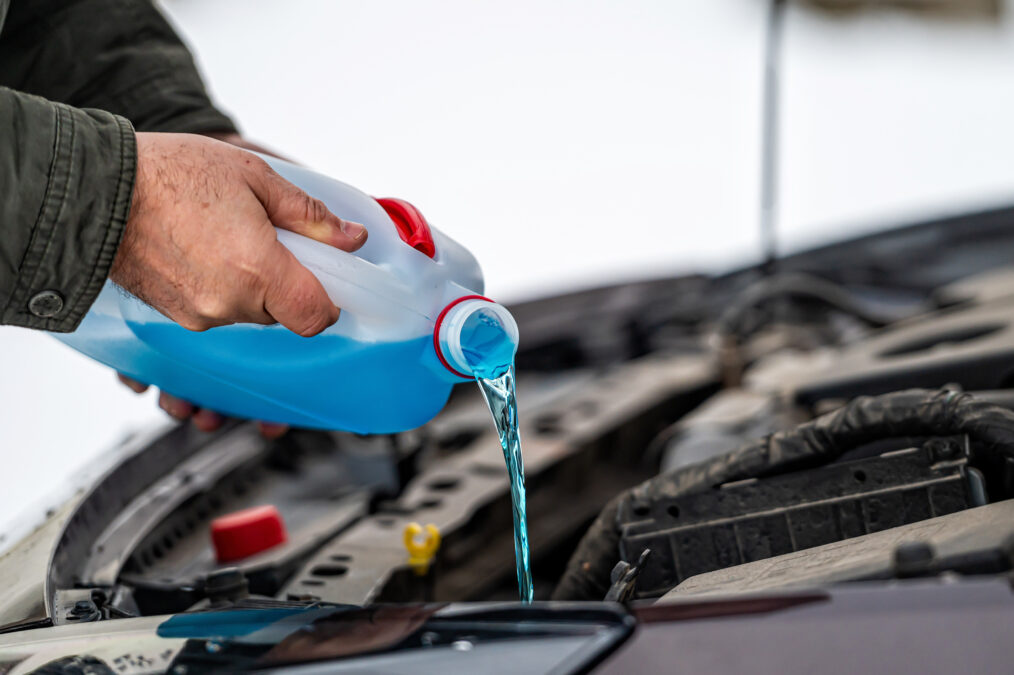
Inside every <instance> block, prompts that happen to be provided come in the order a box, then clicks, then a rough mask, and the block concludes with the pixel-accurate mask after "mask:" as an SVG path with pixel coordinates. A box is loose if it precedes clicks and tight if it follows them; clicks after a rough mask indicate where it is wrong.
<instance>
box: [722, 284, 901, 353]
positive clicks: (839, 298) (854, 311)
mask: <svg viewBox="0 0 1014 675" xmlns="http://www.w3.org/2000/svg"><path fill="white" fill-rule="evenodd" d="M784 297H797V298H802V299H806V300H811V301H817V302H821V303H823V304H825V305H828V306H830V307H833V308H835V309H837V310H838V311H840V312H844V313H845V314H850V315H852V316H854V317H856V318H857V319H859V320H860V321H863V322H865V323H866V324H868V325H870V326H873V327H881V326H885V325H887V324H888V323H891V322H892V321H896V320H897V319H898V318H899V317H897V316H881V315H879V314H877V313H876V312H875V311H874V310H873V309H872V308H870V307H867V306H866V305H864V304H863V303H862V302H860V301H859V300H858V299H856V297H855V296H854V295H852V294H851V293H849V292H848V291H847V290H846V289H844V288H842V287H841V286H838V285H837V284H834V283H832V282H830V281H827V280H826V279H821V278H820V277H816V276H813V275H811V274H799V273H795V274H780V275H778V276H774V277H769V278H765V279H762V280H760V281H758V282H756V283H754V284H753V285H751V286H750V287H748V288H747V289H746V290H745V291H743V292H742V293H741V294H740V295H739V297H737V298H736V299H735V300H733V302H732V304H730V305H729V307H728V309H726V310H725V311H724V312H723V313H722V314H721V316H720V317H719V318H718V322H717V326H716V328H717V330H718V333H719V334H720V335H734V336H739V337H742V336H743V335H744V334H748V333H750V332H752V330H753V328H754V327H750V326H748V325H746V324H747V318H748V317H749V313H750V310H752V309H754V308H756V307H758V306H760V305H763V304H764V303H766V302H769V301H771V300H773V299H776V298H784Z"/></svg>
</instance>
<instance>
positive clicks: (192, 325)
mask: <svg viewBox="0 0 1014 675" xmlns="http://www.w3.org/2000/svg"><path fill="white" fill-rule="evenodd" d="M177 323H178V324H179V325H181V326H183V327H184V328H186V329H187V330H189V331H193V332H195V333H202V332H204V331H206V330H208V329H209V328H211V326H212V325H213V324H212V323H211V322H210V321H208V320H207V319H204V318H201V317H197V316H188V317H184V318H181V319H179V320H178V321H177Z"/></svg>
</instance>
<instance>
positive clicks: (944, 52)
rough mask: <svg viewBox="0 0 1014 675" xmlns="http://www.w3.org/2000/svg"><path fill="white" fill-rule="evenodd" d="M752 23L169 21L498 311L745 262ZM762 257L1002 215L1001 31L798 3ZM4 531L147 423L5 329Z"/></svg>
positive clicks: (374, 13)
mask: <svg viewBox="0 0 1014 675" xmlns="http://www.w3.org/2000/svg"><path fill="white" fill-rule="evenodd" d="M765 6H766V3H764V2H762V1H761V0H712V1H710V2H702V1H701V0H679V1H676V0H636V1H630V2H587V1H580V0H573V1H569V2H564V1H554V2H544V1H539V2H537V1H535V0H516V1H515V2H510V3H477V2H471V1H468V0H444V1H440V2H436V1H434V2H426V3H422V2H414V1H411V0H373V1H371V2H347V1H342V2H337V1H333V0H298V1H296V0H290V1H288V2H278V1H277V0H273V1H268V0H165V2H164V7H165V9H166V12H167V13H168V14H169V15H170V16H171V18H172V20H173V21H174V23H175V24H176V25H177V26H178V27H179V28H180V30H181V32H182V33H183V34H184V35H185V37H186V38H187V40H188V41H189V43H190V44H191V46H192V47H193V49H194V51H195V52H196V53H197V55H198V60H199V62H200V64H201V67H202V69H203V71H204V73H205V75H206V77H207V80H208V81H209V83H210V86H211V89H212V91H213V93H214V94H215V96H216V98H217V100H218V101H219V102H220V103H221V105H222V106H223V107H224V108H225V109H227V110H228V111H229V112H230V113H232V114H233V115H234V116H235V118H236V119H237V120H238V121H239V123H240V124H241V125H242V127H243V129H244V131H245V132H246V134H247V135H248V136H249V137H250V138H252V139H255V140H257V141H259V142H261V143H263V144H265V145H268V146H270V147H273V148H276V149H277V150H278V151H279V152H281V153H284V154H287V155H289V156H291V157H293V158H295V159H297V160H299V161H301V162H303V163H305V164H307V165H309V166H312V167H315V168H317V169H319V170H321V171H324V172H326V173H329V174H331V175H333V176H335V177H338V178H341V179H342V180H345V181H347V182H349V183H352V184H354V185H357V186H359V187H361V188H363V189H365V190H367V191H369V192H371V193H372V194H376V195H378V196H397V197H402V198H405V199H408V200H409V201H411V202H413V203H414V204H416V205H417V206H418V207H419V208H420V209H421V210H422V211H423V213H425V214H426V215H427V217H428V218H429V219H430V221H431V222H432V223H434V224H435V225H437V226H438V227H440V228H442V229H443V230H445V231H446V232H447V233H449V234H450V235H451V236H453V237H455V238H457V239H458V240H460V241H461V242H462V243H464V244H465V245H466V246H468V247H470V248H471V249H472V250H473V251H475V253H476V254H477V256H478V258H479V260H480V261H481V262H482V263H483V266H484V269H485V272H486V276H487V280H488V291H489V294H491V295H493V296H494V297H497V298H500V299H504V300H512V299H518V298H522V297H530V296H534V295H540V294H546V293H553V292H557V291H559V290H560V289H563V288H571V287H578V286H587V285H592V284H598V283H602V282H605V281H610V280H616V279H623V278H630V277H639V276H644V275H649V274H663V273H675V272H680V271H690V270H708V269H721V268H723V267H729V266H733V265H737V264H741V263H744V262H748V261H751V260H753V259H756V257H757V256H758V255H759V238H758V235H757V202H758V194H759V188H758V185H759V182H758V165H759V148H760V139H759V134H760V118H759V116H760V112H759V111H760V81H761V80H760V76H761V54H762V44H763V30H764V17H765ZM784 72H785V78H784V83H785V89H784V96H783V110H784V118H783V125H782V135H781V144H780V149H781V153H782V170H781V172H780V177H779V182H780V190H779V200H780V218H779V229H780V232H781V236H782V250H783V251H789V250H795V249H798V248H800V247H803V246H807V245H811V244H815V243H820V242H824V241H829V240H833V239H839V238H845V237H848V236H852V235H854V234H856V233H858V232H860V231H865V230H870V229H875V228H880V227H885V226H889V225H891V224H895V223H899V222H905V221H908V220H909V219H912V218H918V217H923V216H928V215H937V214H941V213H948V212H956V211H963V210H968V209H971V208H978V207H981V206H987V205H991V204H997V203H1005V202H1010V201H1014V161H1012V160H1011V158H1012V157H1014V131H1012V129H1011V120H1012V119H1014V86H1012V85H1014V17H1012V12H1011V11H1010V8H1007V11H1006V12H1005V13H1004V14H1003V15H1002V20H1001V21H1000V22H999V23H988V22H984V21H981V20H963V21H957V22H955V21H945V20H942V19H940V18H925V17H919V16H914V15H909V14H904V13H897V12H877V13H863V14H856V15H845V16H840V15H835V16H829V15H825V14H818V13H814V12H813V11H812V10H807V9H803V8H800V7H798V6H796V5H793V6H792V8H791V9H790V13H789V17H788V23H787V30H786V50H785V71H784ZM0 372H2V373H3V377H2V378H0V404H2V405H0V425H2V428H3V430H4V441H3V448H4V450H3V452H4V456H3V463H4V464H3V466H4V468H5V474H6V480H5V485H4V489H3V490H2V491H0V530H2V528H3V523H5V522H9V520H10V519H11V518H12V517H14V516H15V515H17V514H18V513H19V512H23V511H24V510H25V509H26V508H29V509H37V508H38V506H39V505H40V504H44V503H45V501H46V499H47V497H45V495H46V494H49V493H51V492H52V491H53V490H56V489H59V487H60V486H61V485H65V484H66V482H67V480H68V478H69V477H71V476H73V475H75V474H76V473H78V471H79V469H81V468H82V467H86V466H88V465H89V464H91V463H93V458H94V457H96V456H97V453H101V452H102V451H103V450H104V449H105V448H108V447H110V445H111V444H113V443H114V442H116V441H117V440H118V439H120V438H122V437H123V436H124V435H125V434H126V433H127V432H128V431H129V430H130V429H134V428H139V427H150V426H151V425H153V424H156V423H158V422H160V421H161V420H162V416H161V414H160V412H159V411H157V409H156V407H155V403H154V400H153V398H152V395H151V394H148V395H145V396H141V397H138V396H134V395H133V394H132V393H130V392H128V391H127V390H126V389H124V388H121V387H120V386H119V385H118V384H117V383H116V382H115V379H114V377H113V376H112V374H111V373H109V372H108V371H107V370H106V369H105V368H103V367H101V366H98V365H96V364H94V363H91V362H89V361H88V360H86V359H85V358H84V357H81V356H79V355H77V354H76V353H73V352H71V351H70V350H69V349H67V348H65V347H63V346H62V345H60V344H58V343H57V342H56V341H54V340H52V339H51V338H49V337H47V336H44V335H40V334H35V333H31V332H29V331H24V330H20V329H15V328H0Z"/></svg>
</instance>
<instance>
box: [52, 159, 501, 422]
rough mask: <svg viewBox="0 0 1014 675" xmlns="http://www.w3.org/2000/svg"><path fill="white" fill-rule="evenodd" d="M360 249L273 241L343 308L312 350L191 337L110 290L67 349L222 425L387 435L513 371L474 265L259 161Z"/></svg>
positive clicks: (388, 212)
mask: <svg viewBox="0 0 1014 675" xmlns="http://www.w3.org/2000/svg"><path fill="white" fill-rule="evenodd" d="M264 159H265V160H267V161H268V163H269V164H271V166H272V167H273V168H274V169H275V170H276V171H278V173H280V174H281V175H282V176H284V177H285V178H286V179H288V180H289V181H291V182H293V183H295V184H296V185H298V186H299V187H301V188H303V189H304V190H306V192H308V193H309V194H311V195H312V196H314V197H317V198H318V199H320V200H322V201H323V202H324V203H325V204H327V206H328V208H329V209H330V210H331V211H332V212H333V213H335V214H336V215H338V216H339V217H341V218H344V219H347V220H352V221H356V222H359V223H363V224H364V225H365V226H366V228H367V230H368V231H369V237H368V239H367V241H366V244H365V245H364V246H363V247H362V248H361V249H360V250H359V251H357V252H355V253H346V252H345V251H341V250H338V249H336V248H333V247H331V246H328V245H326V244H322V243H320V242H317V241H314V240H312V239H308V238H306V237H303V236H301V235H298V234H294V233H292V232H288V231H284V230H279V231H278V239H279V241H281V242H282V244H284V245H285V246H286V247H287V248H288V249H289V250H291V251H292V252H293V254H295V256H296V257H297V258H298V259H299V261H300V262H302V263H303V265H305V266H306V267H308V268H309V269H310V270H311V271H312V272H313V273H314V274H315V275H316V276H317V278H318V279H319V280H320V281H321V283H322V284H323V285H324V288H325V289H326V290H327V293H328V295H329V296H330V297H331V300H332V301H333V302H334V303H335V304H336V305H337V306H339V307H341V308H342V313H341V318H340V319H339V320H338V322H337V323H336V324H335V325H334V326H332V327H330V328H329V329H327V330H326V331H324V332H323V333H321V334H320V335H317V336H315V337H312V338H303V337H300V336H298V335H296V334H294V333H291V332H290V331H288V330H287V329H285V328H284V327H282V326H260V325H254V324H236V325H232V326H222V327H219V328H212V329H210V330H208V331H204V332H191V331H188V330H186V329H184V328H182V327H180V326H179V325H177V324H176V323H174V322H172V321H171V320H169V319H167V318H166V317H164V316H163V315H162V314H160V313H159V312H157V311H155V310H154V309H152V308H151V307H149V306H147V305H146V304H144V303H143V302H141V301H140V300H138V299H137V298H135V297H134V296H132V295H130V294H128V293H126V292H125V291H123V290H122V289H120V288H119V287H117V286H115V285H114V284H112V283H111V282H106V285H105V287H104V288H103V290H102V292H101V294H100V295H99V298H98V300H97V301H96V302H95V304H94V305H93V306H92V308H91V309H90V311H89V312H88V314H87V315H86V316H85V318H84V320H83V321H82V323H81V325H80V326H79V327H78V329H77V330H76V331H75V332H73V333H68V334H54V335H55V337H56V338H57V339H59V340H62V341H63V342H65V343H66V344H68V345H70V346H71V347H73V348H74V349H77V350H78V351H80V352H83V353H84V354H87V355H88V356H90V357H92V358H94V359H96V360H98V361H101V362H102V363H104V364H106V365H108V366H111V367H112V368H115V369H116V370H118V371H119V372H122V373H124V374H126V375H128V376H130V377H132V378H134V379H136V380H139V381H141V382H144V383H146V384H152V385H156V386H158V387H159V388H161V389H163V390H164V391H167V392H169V393H170V394H173V395H175V396H178V397H180V398H184V399H186V400H189V401H192V402H194V403H195V404H197V405H199V406H202V407H206V408H210V409H212V410H217V411H220V412H222V413H225V414H227V415H234V416H240V417H247V418H254V419H260V420H265V421H269V422H282V423H287V424H294V425H298V426H304V427H315V428H324V429H343V430H349V431H356V432H360V433H388V432H396V431H402V430H405V429H410V428H413V427H416V426H419V425H420V424H423V423H425V422H426V421H428V420H429V419H430V418H432V417H433V416H434V415H436V413H437V412H439V411H440V409H441V408H443V406H444V403H445V402H446V401H447V397H448V395H449V394H450V390H451V387H452V385H453V384H454V383H455V382H460V381H465V380H470V379H473V377H474V375H476V374H478V375H480V376H485V374H487V373H492V372H497V371H505V370H506V368H507V367H508V366H509V365H510V363H511V362H512V360H513V356H514V351H515V350H516V347H517V341H518V332H517V325H516V324H515V323H514V319H513V318H512V317H511V315H510V313H509V312H507V310H506V309H504V308H503V307H502V306H501V305H498V304H496V303H494V302H492V301H490V300H488V299H486V298H483V297H482V296H481V293H482V291H483V280H482V272H481V271H480V269H479V265H478V263H477V262H476V260H475V258H474V257H473V256H472V255H471V254H470V253H469V252H468V251H467V250H466V249H465V248H463V247H462V246H461V245H460V244H458V243H457V242H455V241H453V240H452V239H450V238H448V237H447V236H445V235H444V234H442V233H441V232H439V231H438V230H436V229H432V228H430V227H429V225H428V224H427V223H426V221H425V219H423V217H422V215H421V214H420V213H419V212H418V211H417V210H416V209H415V208H414V207H413V206H412V205H410V204H408V203H407V202H403V201H400V200H389V199H384V200H379V201H378V200H376V199H373V198H372V197H370V196H368V195H366V194H364V193H363V192H360V191H359V190H357V189H355V188H353V187H351V186H349V185H346V184H344V183H341V182H339V181H336V180H332V179H330V178H327V177H325V176H322V175H320V174H318V173H315V172H313V171H310V170H309V169H305V168H302V167H298V166H295V165H293V164H290V163H288V162H284V161H281V160H278V159H274V158H269V157H265V158H264Z"/></svg>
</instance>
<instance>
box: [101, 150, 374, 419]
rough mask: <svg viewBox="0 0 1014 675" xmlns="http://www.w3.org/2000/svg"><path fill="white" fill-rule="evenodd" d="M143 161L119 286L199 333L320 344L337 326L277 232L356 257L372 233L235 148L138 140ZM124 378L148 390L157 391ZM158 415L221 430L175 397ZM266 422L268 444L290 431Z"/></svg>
mask: <svg viewBox="0 0 1014 675" xmlns="http://www.w3.org/2000/svg"><path fill="white" fill-rule="evenodd" d="M237 138H238V136H237ZM223 140H226V141H229V142H231V143H233V144H234V145H244V146H245V147H253V146H250V145H249V144H246V143H242V144H241V143H236V142H235V140H234V139H232V138H223ZM137 154H138V168H137V178H136V180H135V186H134V198H133V203H132V206H131V211H130V217H129V220H128V222H127V227H126V231H125V232H124V236H123V240H122V242H121V244H120V248H119V250H118V252H117V255H116V259H115V260H114V262H113V268H112V271H111V273H110V278H111V279H112V280H113V281H115V282H116V283H117V284H119V285H120V286H122V287H124V288H125V289H127V290H128V291H130V292H131V293H133V294H134V295H136V296H138V297H139V298H141V299H142V300H144V301H146V302H147V303H149V304H150V305H152V306H153V307H155V308H156V309H157V310H159V311H160V312H162V313H163V314H165V315H166V316H167V317H169V318H170V319H173V320H174V321H176V322H177V323H179V324H180V325H182V326H184V327H185V328H188V329H190V330H205V329H207V328H211V327H213V326H220V325H224V324H229V323H239V322H250V323H261V324H270V323H276V322H278V323H281V324H282V325H284V326H286V327H287V328H289V329H290V330H292V331H294V332H296V333H298V334H300V335H303V336H311V335H316V334H317V333H319V332H320V331H322V330H324V329H325V328H327V327H328V326H330V325H332V324H333V323H334V322H335V321H337V320H338V313H339V310H338V308H336V307H335V306H334V305H333V304H332V303H331V301H330V299H328V297H327V294H326V293H325V292H324V289H323V287H322V286H321V285H320V282H318V281H317V279H316V278H315V277H314V276H313V275H312V274H311V273H310V272H309V270H307V269H306V268H304V267H303V266H302V265H300V264H299V262H298V261H297V260H296V259H295V257H293V255H292V254H291V253H289V251H288V249H286V248H285V247H283V246H282V245H281V244H280V243H278V241H277V239H276V237H275V230H274V228H275V227H280V228H283V229H286V230H292V231H293V232H298V233H299V234H303V235H306V236H308V237H312V238H314V239H317V240H319V241H322V242H324V243H327V244H331V245H332V246H335V247H337V248H340V249H342V250H345V251H355V250H356V249H358V248H359V247H360V246H362V245H363V243H364V242H365V241H366V229H365V228H364V227H363V226H362V225H360V224H358V223H351V222H347V221H343V220H341V219H340V218H338V217H337V216H335V215H334V214H332V213H330V212H329V211H328V210H327V208H326V207H325V206H324V205H323V204H322V203H321V202H320V201H318V200H315V199H312V198H311V197H309V196H308V195H307V194H306V193H305V192H303V191H302V190H300V189H299V188H297V187H296V186H294V185H292V184H291V183H289V182H287V181H286V180H285V179H283V178H282V177H281V176H279V175H278V174H277V173H275V172H274V171H273V170H272V169H271V168H270V167H269V166H268V165H267V164H266V163H265V162H263V161H262V160H260V159H259V158H258V157H256V156H254V155H251V154H250V153H248V152H244V151H242V150H239V149H238V148H235V147H232V146H230V145H227V144H226V143H221V142H219V141H216V140H211V139H209V138H203V137H200V136H193V135H189V134H156V133H139V134H137ZM119 377H120V380H121V381H122V382H123V383H124V384H126V385H127V386H128V387H130V388H131V389H133V390H134V391H136V392H138V393H141V392H143V391H144V390H145V389H147V385H146V384H143V383H140V382H137V381H136V380H132V379H130V378H128V377H125V376H124V375H120V376H119ZM159 406H160V407H161V408H162V409H163V410H165V411H166V412H167V413H169V414H170V415H171V416H172V417H175V418H176V419H180V420H185V419H188V418H192V419H193V421H194V424H195V425H196V426H197V427H198V428H199V429H202V430H204V431H212V430H214V429H216V428H218V427H219V426H221V424H222V422H223V418H222V416H221V415H220V414H219V413H217V412H214V411H211V410H207V409H204V408H197V407H195V406H194V405H193V404H191V403H189V402H187V401H184V400H182V399H179V398H176V397H175V396H171V395H169V394H167V393H165V392H160V395H159ZM258 424H259V427H260V430H261V433H262V434H264V435H265V436H268V437H275V436H278V435H280V434H282V433H284V432H285V430H286V428H287V427H286V426H285V425H281V424H269V423H264V422H261V423H258Z"/></svg>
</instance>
